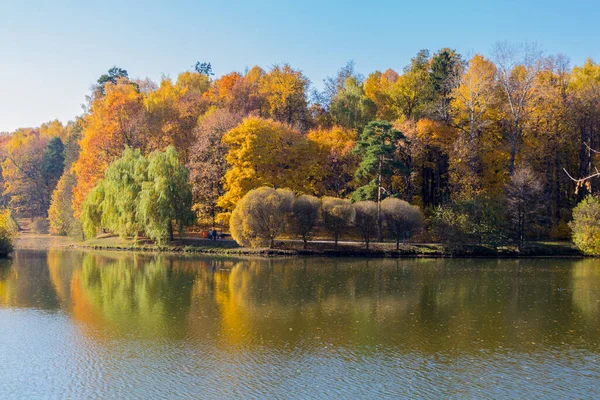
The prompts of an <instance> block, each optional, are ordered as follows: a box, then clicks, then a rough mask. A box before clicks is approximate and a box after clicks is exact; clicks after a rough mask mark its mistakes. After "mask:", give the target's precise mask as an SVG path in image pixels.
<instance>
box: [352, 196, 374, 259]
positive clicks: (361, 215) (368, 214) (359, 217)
mask: <svg viewBox="0 0 600 400" xmlns="http://www.w3.org/2000/svg"><path fill="white" fill-rule="evenodd" d="M354 212H355V217H354V226H356V228H357V229H358V231H359V232H360V234H361V235H362V237H363V239H364V241H365V246H366V247H367V250H368V249H369V243H370V241H371V237H372V236H373V235H376V234H377V203H375V202H374V201H371V200H365V201H357V202H356V203H354Z"/></svg>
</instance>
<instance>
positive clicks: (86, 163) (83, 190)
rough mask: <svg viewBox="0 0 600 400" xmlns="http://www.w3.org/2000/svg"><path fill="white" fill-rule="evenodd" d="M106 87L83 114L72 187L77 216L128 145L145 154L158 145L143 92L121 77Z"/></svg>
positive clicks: (74, 208)
mask: <svg viewBox="0 0 600 400" xmlns="http://www.w3.org/2000/svg"><path fill="white" fill-rule="evenodd" d="M104 89H105V95H104V96H101V97H96V98H94V100H93V101H92V104H91V108H90V112H89V113H88V114H87V115H85V116H84V117H83V126H84V127H85V128H84V130H83V132H82V138H81V141H80V146H81V151H80V153H79V158H78V159H77V161H76V162H75V164H74V165H73V168H74V171H75V175H76V176H77V186H75V189H74V190H73V210H75V216H76V217H77V216H79V213H80V212H81V206H82V204H83V201H84V200H85V198H86V197H87V195H88V193H89V192H90V191H91V190H92V188H93V187H94V186H95V185H96V183H97V182H98V180H99V179H101V178H102V176H103V175H104V172H105V171H106V169H107V168H108V166H109V165H110V163H111V162H113V161H114V160H116V159H117V158H119V157H121V155H122V154H123V150H124V149H125V148H126V147H129V148H132V149H140V150H141V151H142V153H143V154H146V153H148V152H149V150H153V149H155V148H156V145H157V143H156V141H155V140H150V138H149V137H148V126H147V120H146V113H145V107H144V101H143V97H142V95H141V94H140V93H139V92H138V91H137V90H135V88H133V87H132V86H131V85H130V84H129V83H128V82H125V81H122V80H117V84H113V83H111V82H108V83H106V84H105V86H104ZM161 144H162V143H161Z"/></svg>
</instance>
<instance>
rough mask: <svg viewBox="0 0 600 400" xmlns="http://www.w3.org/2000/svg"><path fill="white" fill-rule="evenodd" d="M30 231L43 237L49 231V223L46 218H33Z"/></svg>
mask: <svg viewBox="0 0 600 400" xmlns="http://www.w3.org/2000/svg"><path fill="white" fill-rule="evenodd" d="M31 230H33V231H34V232H35V233H39V234H43V235H45V234H47V233H48V232H49V231H50V221H48V218H41V217H38V218H34V219H33V222H32V223H31Z"/></svg>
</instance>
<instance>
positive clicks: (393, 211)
mask: <svg viewBox="0 0 600 400" xmlns="http://www.w3.org/2000/svg"><path fill="white" fill-rule="evenodd" d="M381 214H382V216H383V220H384V221H385V225H386V227H387V229H388V231H389V232H390V235H391V236H392V237H393V238H394V239H395V240H396V250H398V249H399V248H400V241H401V240H402V241H403V240H405V239H407V238H409V237H410V236H411V235H412V234H413V232H416V231H418V230H420V229H422V228H423V221H424V217H423V213H422V212H421V210H420V209H419V207H417V206H413V205H410V204H408V203H407V202H406V201H404V200H400V199H396V198H393V197H388V198H387V199H385V200H383V201H382V202H381Z"/></svg>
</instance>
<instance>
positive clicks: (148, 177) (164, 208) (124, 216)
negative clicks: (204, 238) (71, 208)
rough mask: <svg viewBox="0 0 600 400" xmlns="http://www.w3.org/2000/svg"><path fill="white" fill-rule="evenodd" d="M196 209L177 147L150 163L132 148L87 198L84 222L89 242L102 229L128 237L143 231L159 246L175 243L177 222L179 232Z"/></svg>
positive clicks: (157, 154)
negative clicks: (174, 223) (172, 240)
mask: <svg viewBox="0 0 600 400" xmlns="http://www.w3.org/2000/svg"><path fill="white" fill-rule="evenodd" d="M191 205H192V194H191V188H190V186H189V183H188V171H187V169H186V168H185V167H184V166H183V165H182V164H181V163H180V161H179V158H178V155H177V152H176V150H175V149H174V148H173V147H169V148H167V149H166V150H165V151H164V152H158V151H157V152H153V153H152V154H150V156H148V157H147V158H146V157H144V156H143V155H142V154H141V152H140V151H139V150H131V149H129V148H127V149H125V151H124V152H123V156H122V157H121V158H119V159H118V160H116V161H114V162H113V163H112V164H110V166H109V168H108V169H107V170H106V173H105V175H104V177H103V179H101V180H100V181H99V182H98V184H97V185H96V187H94V189H93V190H92V192H90V194H89V195H88V197H87V198H86V201H85V203H84V205H83V210H82V215H81V221H82V224H83V228H84V231H85V234H86V236H87V237H88V238H89V237H93V236H94V235H95V233H96V231H97V229H98V228H100V227H102V228H105V229H108V230H109V231H111V232H114V233H117V234H119V235H120V236H121V237H124V238H125V237H128V236H133V237H134V238H137V236H138V233H139V232H144V233H145V234H146V235H147V236H148V237H149V238H151V239H154V240H156V241H157V242H158V243H159V244H160V243H163V242H164V241H165V240H167V239H172V238H173V228H172V221H175V222H176V223H177V224H178V225H179V227H180V229H181V228H182V227H183V226H185V225H189V224H190V223H191V221H192V220H193V214H192V213H191Z"/></svg>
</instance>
